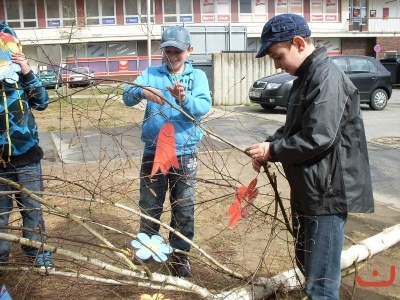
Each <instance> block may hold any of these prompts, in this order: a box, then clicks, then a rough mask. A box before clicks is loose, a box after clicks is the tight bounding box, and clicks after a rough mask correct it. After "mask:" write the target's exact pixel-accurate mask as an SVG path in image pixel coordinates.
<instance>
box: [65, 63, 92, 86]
mask: <svg viewBox="0 0 400 300" xmlns="http://www.w3.org/2000/svg"><path fill="white" fill-rule="evenodd" d="M93 83H94V74H93V72H92V71H91V70H90V68H88V67H78V68H73V69H72V70H71V73H69V76H68V84H69V86H70V87H76V86H89V85H92V84H93Z"/></svg>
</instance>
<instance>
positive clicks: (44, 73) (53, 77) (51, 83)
mask: <svg viewBox="0 0 400 300" xmlns="http://www.w3.org/2000/svg"><path fill="white" fill-rule="evenodd" d="M37 76H38V78H39V79H40V81H41V82H42V83H43V85H44V86H45V87H46V89H47V88H49V89H55V88H58V87H60V86H61V85H62V78H61V73H59V72H57V71H55V70H40V71H39V73H38V74H37Z"/></svg>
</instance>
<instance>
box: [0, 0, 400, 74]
mask: <svg viewBox="0 0 400 300" xmlns="http://www.w3.org/2000/svg"><path fill="white" fill-rule="evenodd" d="M399 12H400V1H399V0H397V1H378V0H303V1H301V0H268V1H267V0H31V1H26V0H0V20H5V21H6V22H8V23H9V24H10V25H11V26H13V28H14V29H15V30H16V32H17V34H18V37H19V38H20V40H21V42H22V44H23V46H24V52H25V53H26V54H27V56H29V57H30V59H31V63H32V65H33V67H34V68H37V69H43V68H48V67H49V68H61V69H62V70H64V72H67V70H69V69H70V68H72V67H75V66H89V67H90V68H91V69H92V70H93V71H94V72H95V75H96V76H104V77H107V76H109V77H113V78H115V77H118V78H119V77H121V76H122V77H123V76H132V75H136V74H138V73H140V72H141V71H143V70H144V69H145V68H146V67H147V66H148V65H149V64H151V65H158V64H161V56H160V50H159V40H160V37H161V33H162V30H163V29H164V28H165V27H166V26H171V25H175V24H179V25H183V26H186V27H187V28H188V29H189V31H190V32H191V33H192V37H193V46H194V55H193V59H194V60H195V59H196V58H199V57H202V58H204V56H205V57H209V55H211V54H212V53H215V52H220V51H256V50H257V49H258V47H259V43H260V41H259V36H260V33H261V31H262V28H263V26H264V24H265V22H266V21H268V19H270V18H271V17H273V16H275V15H277V14H282V13H295V14H299V15H302V16H303V17H304V18H305V19H306V20H307V21H308V22H309V25H310V28H311V31H312V37H313V38H314V42H316V43H323V44H324V45H325V46H326V47H327V49H328V52H330V53H332V54H340V53H342V54H361V55H369V56H374V57H376V58H378V59H379V58H383V57H384V56H385V54H386V55H388V54H397V53H399V54H400V16H399V14H400V13H399Z"/></svg>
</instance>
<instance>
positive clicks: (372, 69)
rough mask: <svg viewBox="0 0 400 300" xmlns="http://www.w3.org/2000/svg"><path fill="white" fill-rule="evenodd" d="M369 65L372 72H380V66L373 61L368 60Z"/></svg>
mask: <svg viewBox="0 0 400 300" xmlns="http://www.w3.org/2000/svg"><path fill="white" fill-rule="evenodd" d="M368 66H369V71H370V72H371V73H379V70H378V67H377V66H375V65H374V63H373V62H372V61H368Z"/></svg>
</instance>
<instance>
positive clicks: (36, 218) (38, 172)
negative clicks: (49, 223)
mask: <svg viewBox="0 0 400 300" xmlns="http://www.w3.org/2000/svg"><path fill="white" fill-rule="evenodd" d="M0 177H1V178H5V179H8V180H11V181H14V182H16V183H19V184H20V185H21V186H23V187H24V188H26V189H28V190H29V191H32V192H34V191H43V181H42V169H41V165H40V162H34V163H31V164H28V165H25V166H21V167H17V168H14V167H8V168H6V169H4V168H0ZM0 191H1V192H3V191H13V189H12V188H11V187H10V186H9V185H7V184H3V183H0ZM14 198H15V200H16V203H17V205H18V208H19V210H20V213H21V216H22V223H23V224H22V226H23V228H24V230H22V235H23V237H24V238H27V239H30V240H34V241H39V242H40V241H42V240H43V236H42V234H41V232H44V231H45V225H44V219H43V214H42V210H41V204H40V203H39V202H37V201H35V200H33V199H32V198H30V197H28V195H26V194H23V193H19V192H18V193H15V194H14ZM12 208H13V194H8V195H2V194H0V232H3V233H7V232H8V229H6V228H5V227H6V226H8V220H9V216H10V213H11V210H12ZM25 228H26V229H25ZM21 249H22V251H23V252H24V253H25V254H26V255H29V256H35V255H36V254H37V252H38V249H36V248H32V247H28V246H24V245H22V246H21ZM9 253H10V242H9V241H4V240H0V261H7V260H8V257H9Z"/></svg>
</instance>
